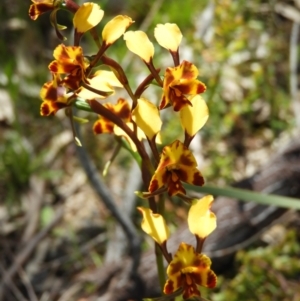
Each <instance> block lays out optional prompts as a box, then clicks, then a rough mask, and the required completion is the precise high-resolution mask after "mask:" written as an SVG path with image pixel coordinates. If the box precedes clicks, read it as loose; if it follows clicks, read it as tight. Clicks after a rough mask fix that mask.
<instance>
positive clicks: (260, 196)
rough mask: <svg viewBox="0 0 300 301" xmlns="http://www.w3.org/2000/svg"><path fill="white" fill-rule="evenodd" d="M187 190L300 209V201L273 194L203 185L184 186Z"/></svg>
mask: <svg viewBox="0 0 300 301" xmlns="http://www.w3.org/2000/svg"><path fill="white" fill-rule="evenodd" d="M185 187H186V188H187V189H188V190H192V191H196V192H202V193H210V194H213V195H223V196H227V197H231V198H236V199H239V200H241V201H246V202H255V203H258V204H262V205H272V206H277V207H283V208H288V209H296V210H299V209H300V199H296V198H291V197H286V196H279V195H273V194H264V193H262V192H254V191H250V190H246V189H240V188H233V187H223V188H221V187H217V186H213V185H205V186H202V187H198V186H192V185H187V184H186V185H185Z"/></svg>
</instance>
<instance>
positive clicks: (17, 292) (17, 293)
mask: <svg viewBox="0 0 300 301" xmlns="http://www.w3.org/2000/svg"><path fill="white" fill-rule="evenodd" d="M0 271H1V274H3V275H4V273H5V270H4V268H3V266H2V265H1V263H0ZM7 286H8V287H9V289H10V291H11V293H12V294H14V295H15V297H16V299H17V301H28V300H27V299H26V298H24V296H23V295H22V293H21V292H20V290H19V288H18V287H17V286H16V285H15V284H14V283H13V282H12V281H10V282H9V283H7ZM5 297H7V296H5ZM0 300H2V299H1V296H0ZM6 300H7V299H6ZM6 300H4V301H6Z"/></svg>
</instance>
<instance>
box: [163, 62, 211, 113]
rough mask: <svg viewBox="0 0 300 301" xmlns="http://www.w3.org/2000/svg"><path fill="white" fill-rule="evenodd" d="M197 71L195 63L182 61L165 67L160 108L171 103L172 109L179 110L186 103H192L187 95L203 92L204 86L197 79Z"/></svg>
mask: <svg viewBox="0 0 300 301" xmlns="http://www.w3.org/2000/svg"><path fill="white" fill-rule="evenodd" d="M198 74H199V72H198V69H197V68H196V66H195V65H193V64H192V63H189V62H187V61H183V62H182V63H181V64H180V65H179V66H177V67H174V68H167V70H166V72H165V78H164V83H163V98H162V100H161V103H160V106H159V108H160V109H163V108H165V107H166V106H167V105H168V104H171V105H172V106H173V108H174V111H180V110H181V109H182V108H183V107H184V106H186V105H192V104H191V102H190V101H189V100H188V98H187V95H196V94H200V93H203V92H204V91H205V90H206V86H205V85H204V84H203V83H202V82H201V81H199V80H197V76H198Z"/></svg>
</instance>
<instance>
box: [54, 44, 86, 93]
mask: <svg viewBox="0 0 300 301" xmlns="http://www.w3.org/2000/svg"><path fill="white" fill-rule="evenodd" d="M53 56H54V58H55V61H53V62H51V63H50V65H49V70H50V71H51V72H53V73H58V74H67V76H66V77H65V78H64V79H63V83H64V84H65V85H66V86H67V87H69V88H70V89H72V90H76V89H78V88H79V87H80V83H81V81H84V82H86V83H88V80H87V78H86V77H85V74H84V72H85V70H86V68H87V67H88V66H89V64H88V63H87V62H86V60H85V59H84V57H83V51H82V48H81V47H80V46H65V45H64V44H60V45H58V46H57V47H56V48H55V49H54V52H53Z"/></svg>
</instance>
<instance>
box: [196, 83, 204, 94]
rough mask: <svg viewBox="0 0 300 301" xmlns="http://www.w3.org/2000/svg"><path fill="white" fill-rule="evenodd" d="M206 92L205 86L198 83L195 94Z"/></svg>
mask: <svg viewBox="0 0 300 301" xmlns="http://www.w3.org/2000/svg"><path fill="white" fill-rule="evenodd" d="M205 90H206V86H205V85H204V84H203V83H199V84H198V87H197V93H196V94H200V93H203V92H205Z"/></svg>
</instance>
